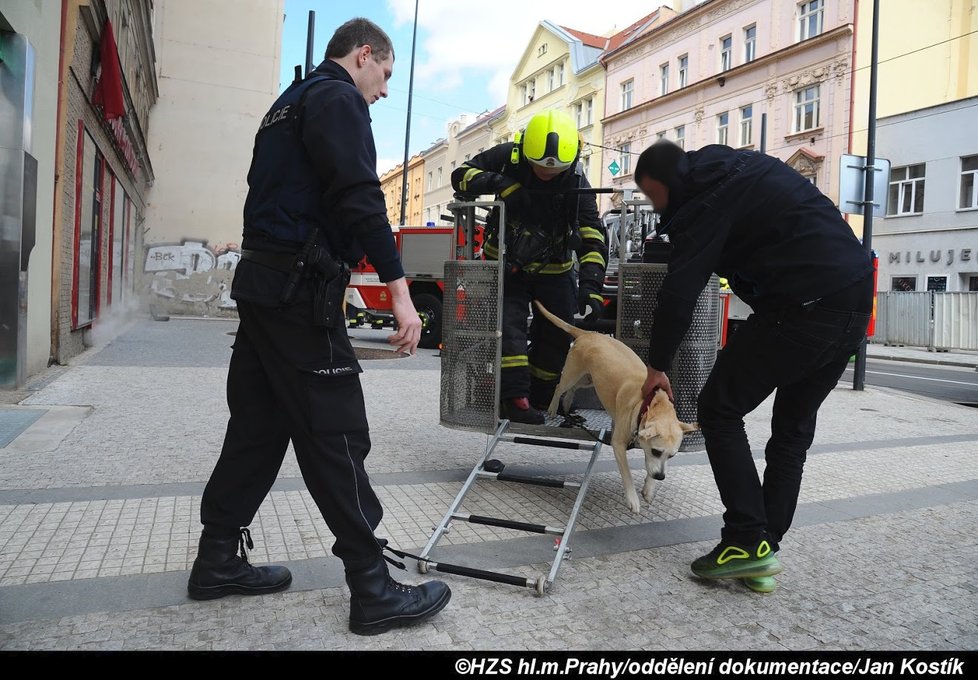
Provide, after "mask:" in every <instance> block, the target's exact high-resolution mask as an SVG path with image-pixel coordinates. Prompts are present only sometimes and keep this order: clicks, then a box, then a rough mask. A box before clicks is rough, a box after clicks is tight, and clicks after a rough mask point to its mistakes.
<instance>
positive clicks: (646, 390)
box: [642, 366, 674, 401]
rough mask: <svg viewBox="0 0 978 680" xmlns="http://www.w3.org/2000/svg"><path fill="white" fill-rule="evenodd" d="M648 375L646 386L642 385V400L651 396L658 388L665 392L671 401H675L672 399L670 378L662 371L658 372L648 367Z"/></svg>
mask: <svg viewBox="0 0 978 680" xmlns="http://www.w3.org/2000/svg"><path fill="white" fill-rule="evenodd" d="M647 368H648V374H647V375H646V377H645V384H644V385H642V398H643V399H644V398H645V397H647V396H649V394H651V393H652V392H654V391H655V389H656V388H659V389H662V390H665V393H666V396H668V397H669V401H674V399H673V398H672V384H671V383H670V382H669V376H668V375H666V374H665V373H663V372H662V371H657V370H656V369H654V368H652V367H651V366H648V367H647Z"/></svg>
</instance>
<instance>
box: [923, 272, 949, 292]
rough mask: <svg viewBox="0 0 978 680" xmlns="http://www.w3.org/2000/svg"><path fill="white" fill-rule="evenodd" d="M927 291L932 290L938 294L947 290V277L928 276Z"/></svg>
mask: <svg viewBox="0 0 978 680" xmlns="http://www.w3.org/2000/svg"><path fill="white" fill-rule="evenodd" d="M927 290H933V291H936V292H938V293H941V292H944V291H945V290H947V277H946V276H928V277H927Z"/></svg>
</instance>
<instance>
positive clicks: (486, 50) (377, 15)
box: [281, 0, 664, 174]
mask: <svg viewBox="0 0 978 680" xmlns="http://www.w3.org/2000/svg"><path fill="white" fill-rule="evenodd" d="M661 4H664V3H663V2H661V1H659V0H644V1H641V0H607V1H606V2H587V1H585V0H533V1H532V2H527V0H494V1H493V2H459V1H458V0H419V3H418V36H417V51H416V57H415V69H414V97H413V103H412V105H411V135H410V140H409V145H408V146H409V151H410V155H412V156H413V155H415V154H417V153H419V152H421V151H424V150H425V149H427V148H428V147H430V146H431V145H432V144H433V143H434V142H436V141H437V140H438V139H440V138H442V137H444V136H445V134H446V131H447V128H448V124H449V123H450V122H451V121H452V120H454V119H456V118H457V117H458V116H460V115H462V114H466V113H468V114H480V113H483V112H486V111H492V110H493V109H495V108H497V107H499V106H501V105H503V104H505V103H506V91H507V88H508V85H509V78H510V77H511V76H512V75H513V71H514V70H515V69H516V64H517V62H518V61H519V59H520V58H521V57H522V56H523V50H524V49H525V48H526V45H527V43H528V42H529V40H530V38H531V37H532V36H533V32H534V31H535V30H536V27H537V25H538V24H539V23H540V22H541V21H543V20H545V19H546V20H550V21H552V22H553V23H556V24H557V25H560V26H569V27H570V28H575V29H578V30H581V31H585V32H588V33H594V34H597V35H606V34H607V33H608V32H609V31H612V30H616V31H617V30H621V29H623V28H625V27H626V26H629V25H630V24H632V23H633V22H635V21H636V20H637V19H639V18H641V17H643V16H645V15H646V14H649V13H650V12H652V11H653V10H655V9H656V8H657V7H658V6H659V5H661ZM414 6H415V0H359V2H356V3H352V2H342V1H337V0H286V3H285V25H284V28H283V36H282V76H281V88H282V89H285V88H286V87H288V85H289V83H291V82H292V78H293V76H294V72H295V66H296V64H305V59H306V34H307V28H308V22H309V12H310V10H311V11H314V12H315V13H316V27H315V28H316V32H315V41H314V45H313V64H314V65H316V64H319V62H320V61H322V58H323V55H324V54H325V52H326V43H328V42H329V39H330V37H332V35H333V31H335V30H336V28H337V27H339V26H340V25H341V24H342V23H343V22H345V21H347V20H348V19H352V18H353V17H354V16H363V17H366V18H367V19H370V20H371V21H373V22H375V23H377V24H378V25H379V26H380V27H381V28H383V29H384V30H385V31H386V32H387V33H388V35H390V37H391V40H392V41H393V43H394V53H395V62H394V74H393V76H392V77H391V79H390V82H389V85H388V89H389V91H390V94H389V96H388V98H387V99H381V100H380V101H379V102H377V103H376V104H374V105H373V106H371V107H370V115H371V118H372V119H373V131H374V141H375V142H376V145H377V170H378V173H379V174H382V173H384V172H385V171H387V170H390V169H391V168H392V167H394V166H395V165H397V164H398V163H401V162H403V160H404V135H405V131H406V130H405V128H406V121H407V108H408V89H409V88H408V86H409V80H410V70H411V34H412V29H413V24H414ZM528 7H529V8H532V9H530V10H529V11H528V10H527V8H528Z"/></svg>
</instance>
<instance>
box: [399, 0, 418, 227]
mask: <svg viewBox="0 0 978 680" xmlns="http://www.w3.org/2000/svg"><path fill="white" fill-rule="evenodd" d="M417 44H418V0H414V34H413V35H412V37H411V78H410V80H409V81H408V105H407V125H406V128H405V130H404V165H402V166H401V175H402V179H401V224H406V222H405V221H404V220H405V215H406V214H407V199H408V147H409V146H410V144H411V100H412V99H413V96H414V48H415V45H417Z"/></svg>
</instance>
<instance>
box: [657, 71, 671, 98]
mask: <svg viewBox="0 0 978 680" xmlns="http://www.w3.org/2000/svg"><path fill="white" fill-rule="evenodd" d="M659 82H660V89H659V91H660V93H661V94H669V64H663V65H662V66H660V67H659Z"/></svg>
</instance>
